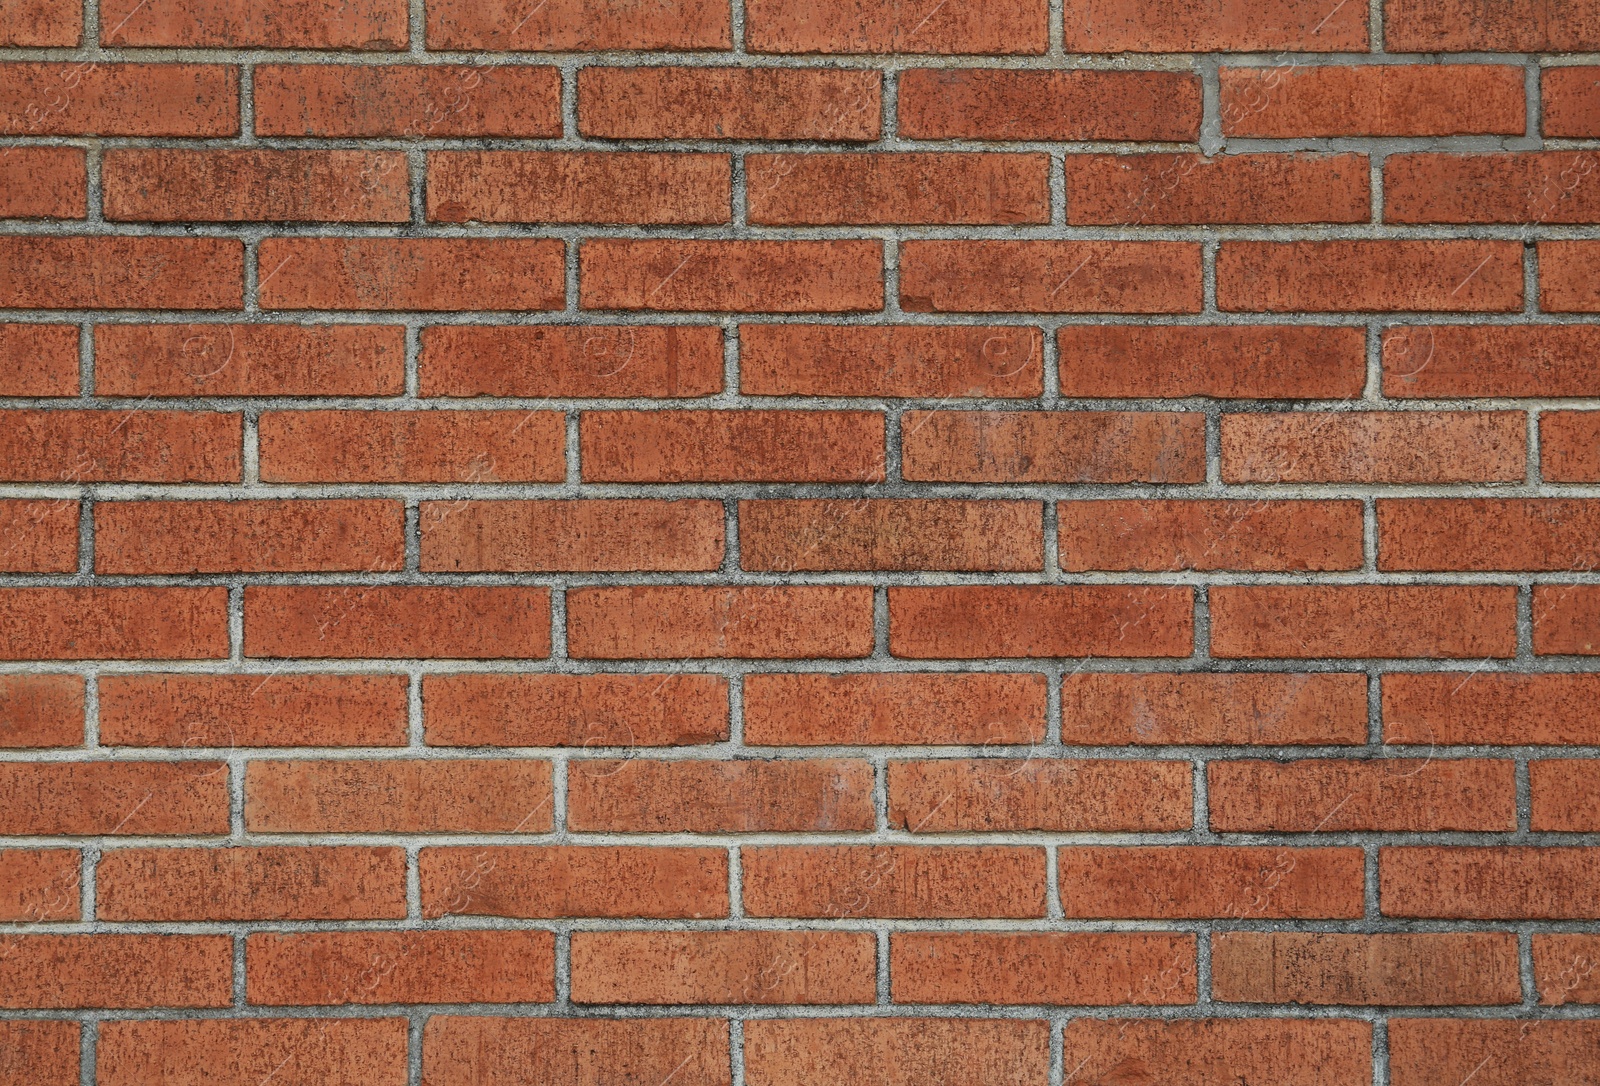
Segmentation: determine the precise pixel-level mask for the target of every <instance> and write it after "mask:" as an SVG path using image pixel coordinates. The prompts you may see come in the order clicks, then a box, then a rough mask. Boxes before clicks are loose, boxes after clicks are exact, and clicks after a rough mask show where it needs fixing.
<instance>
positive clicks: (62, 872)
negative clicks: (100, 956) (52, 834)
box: [0, 848, 83, 1082]
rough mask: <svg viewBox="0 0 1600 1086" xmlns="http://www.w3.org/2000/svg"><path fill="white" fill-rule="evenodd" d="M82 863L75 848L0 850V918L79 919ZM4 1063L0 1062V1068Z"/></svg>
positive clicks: (34, 920) (1, 961)
mask: <svg viewBox="0 0 1600 1086" xmlns="http://www.w3.org/2000/svg"><path fill="white" fill-rule="evenodd" d="M82 863H83V859H82V855H81V854H80V853H79V852H78V851H77V850H76V849H70V848H27V849H21V848H8V849H0V921H4V922H6V923H23V924H39V923H48V922H50V921H56V920H77V919H79V918H80V917H81V916H82V915H83V911H82V902H83V893H82V886H83V874H82ZM3 966H4V959H0V968H3ZM3 1047H4V1046H3V1045H0V1048H3ZM4 1066H5V1065H4V1063H3V1062H0V1068H4ZM4 1081H6V1080H5V1079H4V1078H0V1082H4Z"/></svg>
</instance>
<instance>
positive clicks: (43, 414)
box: [0, 407, 243, 484]
mask: <svg viewBox="0 0 1600 1086" xmlns="http://www.w3.org/2000/svg"><path fill="white" fill-rule="evenodd" d="M242 432H243V426H242V420H241V418H240V416H239V415H237V414H232V413H224V412H220V411H195V412H187V411H156V410H150V409H147V408H142V407H136V408H134V409H133V410H113V411H29V410H16V411H0V465H3V466H0V478H4V479H6V480H8V481H15V482H40V483H73V484H77V483H121V482H127V483H231V482H238V481H239V474H240V467H239V455H240V443H241V441H242Z"/></svg>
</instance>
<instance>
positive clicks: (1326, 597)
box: [1210, 585, 1517, 660]
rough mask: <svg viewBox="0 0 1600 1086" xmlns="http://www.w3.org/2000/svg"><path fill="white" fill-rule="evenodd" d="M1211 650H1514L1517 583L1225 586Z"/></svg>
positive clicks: (1285, 655) (1340, 653)
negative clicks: (1469, 584) (1514, 584)
mask: <svg viewBox="0 0 1600 1086" xmlns="http://www.w3.org/2000/svg"><path fill="white" fill-rule="evenodd" d="M1210 596H1211V651H1212V653H1213V654H1215V655H1217V656H1221V657H1245V656H1263V657H1271V658H1276V659H1287V660H1300V659H1316V658H1317V657H1323V656H1334V657H1342V658H1345V659H1361V658H1366V657H1397V658H1398V657H1422V658H1425V657H1435V658H1437V657H1444V658H1449V659H1476V658H1479V657H1485V656H1505V657H1509V656H1511V655H1513V654H1514V653H1515V652H1516V644H1517V631H1516V619H1517V594H1516V589H1514V588H1512V587H1509V586H1505V587H1502V586H1499V585H1472V586H1468V585H1259V586H1257V585H1238V586H1232V585H1229V586H1222V585H1218V586H1215V587H1213V588H1212V589H1211V593H1210Z"/></svg>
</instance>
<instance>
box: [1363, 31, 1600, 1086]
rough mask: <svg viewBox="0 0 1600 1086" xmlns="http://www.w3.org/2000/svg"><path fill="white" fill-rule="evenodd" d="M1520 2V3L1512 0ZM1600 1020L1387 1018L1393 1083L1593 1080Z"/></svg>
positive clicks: (1440, 1085) (1571, 1084)
mask: <svg viewBox="0 0 1600 1086" xmlns="http://www.w3.org/2000/svg"><path fill="white" fill-rule="evenodd" d="M1508 6H1518V7H1520V6H1521V5H1508ZM1597 1044H1600V1023H1597V1022H1594V1021H1584V1022H1555V1021H1539V1020H1532V1021H1529V1020H1522V1021H1517V1020H1514V1019H1492V1018H1491V1019H1468V1020H1454V1021H1452V1020H1450V1019H1426V1018H1406V1019H1397V1020H1392V1021H1391V1022H1390V1023H1389V1066H1390V1076H1391V1077H1390V1080H1389V1081H1391V1082H1392V1083H1394V1086H1456V1084H1457V1083H1459V1082H1463V1081H1465V1079H1466V1076H1468V1075H1471V1076H1472V1082H1473V1086H1521V1084H1523V1083H1533V1082H1552V1083H1554V1082H1560V1083H1563V1084H1567V1086H1594V1084H1595V1083H1596V1082H1600V1078H1597V1077H1596V1064H1595V1061H1594V1050H1595V1046H1596V1045H1597Z"/></svg>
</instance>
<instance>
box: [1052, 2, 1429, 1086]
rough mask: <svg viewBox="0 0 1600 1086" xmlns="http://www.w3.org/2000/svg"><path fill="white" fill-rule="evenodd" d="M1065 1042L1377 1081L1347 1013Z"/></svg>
mask: <svg viewBox="0 0 1600 1086" xmlns="http://www.w3.org/2000/svg"><path fill="white" fill-rule="evenodd" d="M1363 25H1364V24H1363ZM1062 1047H1063V1053H1062V1059H1063V1062H1064V1063H1065V1065H1066V1066H1067V1067H1071V1068H1075V1069H1076V1070H1075V1071H1074V1078H1075V1080H1077V1081H1082V1082H1084V1083H1097V1084H1098V1083H1106V1084H1108V1086H1109V1084H1110V1083H1114V1082H1116V1081H1117V1079H1119V1078H1121V1077H1123V1075H1124V1074H1125V1073H1127V1072H1126V1069H1128V1068H1140V1069H1142V1068H1146V1067H1148V1068H1160V1069H1161V1070H1160V1072H1159V1073H1160V1074H1161V1075H1162V1076H1163V1077H1162V1079H1161V1080H1159V1081H1162V1083H1163V1086H1166V1084H1167V1083H1170V1084H1171V1086H1201V1084H1203V1083H1213V1082H1226V1081H1228V1079H1229V1077H1230V1076H1231V1077H1233V1078H1234V1079H1235V1081H1238V1082H1241V1083H1242V1082H1271V1083H1274V1084H1275V1086H1366V1083H1368V1082H1370V1081H1372V1024H1371V1023H1370V1022H1360V1021H1356V1020H1354V1019H1349V1018H1312V1019H1305V1018H1201V1019H1183V1020H1167V1021H1162V1020H1160V1019H1153V1018H1132V1019H1124V1020H1122V1021H1120V1022H1118V1021H1116V1020H1115V1019H1104V1018H1076V1019H1073V1020H1072V1021H1070V1022H1068V1023H1067V1024H1066V1028H1065V1030H1064V1031H1063V1033H1062ZM1134 1073H1140V1072H1138V1071H1136V1072H1134ZM1396 1086H1399V1084H1396Z"/></svg>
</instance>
